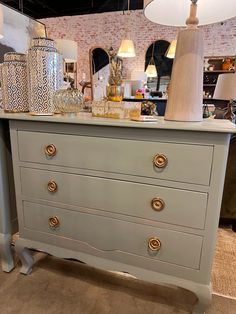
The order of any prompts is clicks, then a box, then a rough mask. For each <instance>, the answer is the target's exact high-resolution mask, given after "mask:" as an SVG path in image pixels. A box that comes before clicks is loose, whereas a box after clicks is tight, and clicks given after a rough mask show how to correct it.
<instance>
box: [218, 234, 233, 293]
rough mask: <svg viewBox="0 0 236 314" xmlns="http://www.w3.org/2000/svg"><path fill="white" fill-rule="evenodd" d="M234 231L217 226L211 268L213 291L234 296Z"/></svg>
mask: <svg viewBox="0 0 236 314" xmlns="http://www.w3.org/2000/svg"><path fill="white" fill-rule="evenodd" d="M235 269H236V233H235V232H233V231H232V230H231V229H228V228H219V229H218V235H217V245H216V252H215V258H214V264H213V270H212V286H213V292H214V293H216V294H219V295H223V296H226V297H233V298H236V272H235Z"/></svg>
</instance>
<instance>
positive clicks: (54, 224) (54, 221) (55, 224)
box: [48, 216, 60, 228]
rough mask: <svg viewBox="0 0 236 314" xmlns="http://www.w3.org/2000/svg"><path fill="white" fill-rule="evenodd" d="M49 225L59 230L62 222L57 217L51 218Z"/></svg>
mask: <svg viewBox="0 0 236 314" xmlns="http://www.w3.org/2000/svg"><path fill="white" fill-rule="evenodd" d="M48 224H49V227H50V228H57V227H59V226H60V221H59V219H58V217H57V216H54V217H49V218H48Z"/></svg>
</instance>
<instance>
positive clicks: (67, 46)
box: [55, 39, 78, 63]
mask: <svg viewBox="0 0 236 314" xmlns="http://www.w3.org/2000/svg"><path fill="white" fill-rule="evenodd" d="M55 41H56V43H57V50H58V51H59V52H60V53H61V54H62V55H63V59H64V60H65V62H67V63H70V62H77V57H78V45H77V42H76V41H74V40H69V39H56V40H55Z"/></svg>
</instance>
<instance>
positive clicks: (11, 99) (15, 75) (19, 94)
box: [0, 52, 29, 112]
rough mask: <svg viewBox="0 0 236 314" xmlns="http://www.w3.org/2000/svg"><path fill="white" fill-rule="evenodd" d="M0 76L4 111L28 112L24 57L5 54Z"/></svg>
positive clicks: (10, 53)
mask: <svg viewBox="0 0 236 314" xmlns="http://www.w3.org/2000/svg"><path fill="white" fill-rule="evenodd" d="M0 74H1V75H0V78H1V87H2V103H3V109H4V111H5V112H26V111H28V110H29V107H28V93H27V69H26V55H25V54H23V53H16V52H8V53H5V54H4V61H3V64H2V65H1V68H0Z"/></svg>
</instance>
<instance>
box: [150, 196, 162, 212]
mask: <svg viewBox="0 0 236 314" xmlns="http://www.w3.org/2000/svg"><path fill="white" fill-rule="evenodd" d="M151 206H152V209H154V210H156V211H158V212H159V211H161V210H162V209H164V208H165V202H164V201H163V199H161V198H160V197H155V198H153V199H152V201H151Z"/></svg>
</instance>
